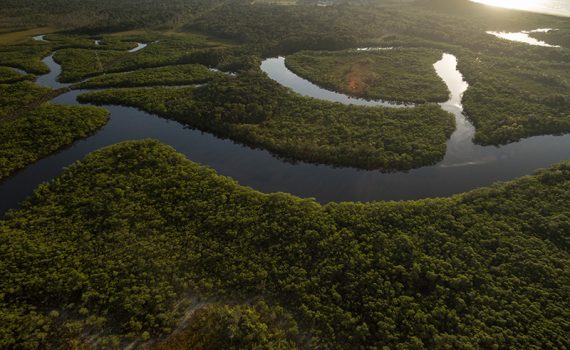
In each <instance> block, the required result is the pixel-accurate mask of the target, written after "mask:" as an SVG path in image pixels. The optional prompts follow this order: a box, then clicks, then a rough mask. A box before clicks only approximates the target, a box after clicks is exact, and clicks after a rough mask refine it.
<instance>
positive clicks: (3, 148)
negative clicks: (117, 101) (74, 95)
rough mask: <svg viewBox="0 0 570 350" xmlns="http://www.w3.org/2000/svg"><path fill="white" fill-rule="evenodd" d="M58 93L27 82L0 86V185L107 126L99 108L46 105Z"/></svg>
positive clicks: (106, 116) (105, 117)
mask: <svg viewBox="0 0 570 350" xmlns="http://www.w3.org/2000/svg"><path fill="white" fill-rule="evenodd" d="M57 93H58V92H57V91H54V90H52V89H49V88H46V87H41V86H38V85H35V84H34V83H32V82H29V81H23V82H18V83H14V84H10V85H8V84H0V181H1V180H4V179H5V178H6V177H8V176H10V175H12V174H13V173H14V172H16V171H17V170H20V169H23V168H24V167H25V166H27V165H29V164H31V163H33V162H35V161H37V160H38V159H40V158H43V157H45V156H47V155H49V154H51V153H53V152H55V151H57V150H59V149H61V148H62V147H65V146H68V145H70V144H71V143H73V142H74V141H76V140H78V139H80V138H83V137H86V136H87V135H89V134H90V133H92V132H94V131H95V130H97V129H98V128H100V127H101V126H103V125H104V124H105V123H106V122H107V118H108V112H107V111H105V110H103V109H100V108H95V107H82V106H73V107H72V106H58V105H51V104H47V103H45V101H47V100H50V99H51V98H52V97H54V96H55V95H56V94H57Z"/></svg>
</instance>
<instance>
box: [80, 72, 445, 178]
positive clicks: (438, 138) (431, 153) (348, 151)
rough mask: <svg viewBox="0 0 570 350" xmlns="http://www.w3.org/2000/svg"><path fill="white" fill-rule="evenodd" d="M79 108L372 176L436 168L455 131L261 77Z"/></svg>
mask: <svg viewBox="0 0 570 350" xmlns="http://www.w3.org/2000/svg"><path fill="white" fill-rule="evenodd" d="M79 100H80V101H82V102H92V103H96V104H121V105H128V106H134V107H139V108H142V109H144V110H146V111H149V112H152V113H156V114H158V115H160V116H163V117H167V118H173V119H176V120H179V121H182V122H184V123H187V124H189V125H191V126H193V127H197V128H200V129H202V130H207V131H213V132H215V133H217V134H219V135H220V136H225V137H231V138H232V139H234V140H237V141H240V142H243V143H245V144H248V145H250V146H254V147H263V148H266V149H269V150H270V151H272V152H275V153H276V154H278V155H281V156H284V157H288V158H293V159H299V160H304V161H309V162H316V163H329V164H334V165H341V166H356V167H359V168H365V169H383V170H395V169H411V168H414V167H417V166H420V165H427V164H432V163H435V162H437V161H439V160H441V159H442V158H443V156H444V155H445V149H446V148H445V142H446V140H447V139H448V138H449V136H450V135H451V133H452V132H453V130H454V125H455V124H454V119H453V116H452V115H451V114H450V113H447V112H445V111H443V110H442V109H441V108H440V107H439V106H437V105H434V104H426V105H421V106H418V107H415V108H381V107H357V106H346V105H342V104H339V103H331V102H325V101H319V100H315V99H311V98H306V97H301V96H299V95H297V94H295V93H292V92H290V90H288V89H286V88H284V87H282V86H281V85H279V84H278V83H276V82H274V81H273V80H271V79H269V78H267V77H266V76H265V75H264V74H262V73H257V72H250V73H248V74H241V75H238V76H236V77H222V78H220V79H216V80H213V81H211V82H210V83H208V84H207V85H205V86H202V87H198V88H180V89H172V88H155V89H121V90H106V91H96V92H91V93H87V94H84V95H80V97H79Z"/></svg>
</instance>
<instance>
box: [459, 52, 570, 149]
mask: <svg viewBox="0 0 570 350" xmlns="http://www.w3.org/2000/svg"><path fill="white" fill-rule="evenodd" d="M461 58H462V59H460V60H459V64H458V68H459V70H460V71H461V72H462V73H463V74H464V76H465V78H466V79H467V80H468V81H475V82H476V83H475V84H472V85H470V86H469V89H468V90H467V91H466V92H465V94H464V97H463V106H464V109H465V112H466V114H467V115H468V116H469V118H470V119H471V120H472V121H473V124H474V125H475V127H476V130H477V132H476V134H475V139H476V141H477V142H479V143H482V144H504V143H508V142H513V141H517V140H519V139H521V138H523V137H528V136H534V135H542V134H560V133H564V132H570V114H569V113H570V112H569V111H570V61H567V62H533V61H527V60H521V59H518V58H509V57H497V56H493V57H486V56H483V57H480V56H473V55H464V56H462V57H461ZM490 71H491V72H493V73H492V74H489V72H490Z"/></svg>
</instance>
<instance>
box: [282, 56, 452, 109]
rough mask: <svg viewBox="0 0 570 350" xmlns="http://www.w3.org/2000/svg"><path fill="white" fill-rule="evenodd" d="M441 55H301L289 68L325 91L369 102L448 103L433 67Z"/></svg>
mask: <svg viewBox="0 0 570 350" xmlns="http://www.w3.org/2000/svg"><path fill="white" fill-rule="evenodd" d="M441 55H442V52H441V51H438V50H426V49H397V48H395V49H388V50H371V51H361V52H356V51H353V50H351V51H337V52H321V51H300V52H297V53H295V54H293V55H290V56H287V60H286V61H285V63H286V65H287V68H289V69H291V70H292V71H293V72H295V73H297V74H298V75H300V76H302V77H304V78H306V79H308V80H310V81H312V82H315V83H317V84H319V85H321V86H323V87H325V88H328V89H331V90H334V91H340V92H343V93H345V94H348V95H352V96H356V97H363V98H367V99H383V100H388V101H402V102H420V103H421V102H426V101H429V102H445V101H447V99H448V98H449V91H448V90H447V87H446V86H445V84H444V82H443V81H442V80H441V78H439V77H438V76H437V75H436V73H435V70H434V68H433V64H434V63H435V62H436V61H439V60H440V59H441Z"/></svg>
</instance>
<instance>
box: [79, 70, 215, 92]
mask: <svg viewBox="0 0 570 350" xmlns="http://www.w3.org/2000/svg"><path fill="white" fill-rule="evenodd" d="M219 74H220V73H217V72H214V71H211V70H209V69H208V67H206V66H203V65H200V64H186V65H177V66H167V67H160V68H147V69H141V70H137V71H133V72H128V73H114V74H106V75H101V76H97V77H94V78H92V79H89V80H87V81H85V82H83V83H80V84H78V85H76V86H75V87H76V88H80V89H89V88H101V87H128V86H155V85H189V84H201V83H205V82H207V81H208V80H210V79H212V78H214V77H216V76H218V75H219Z"/></svg>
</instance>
